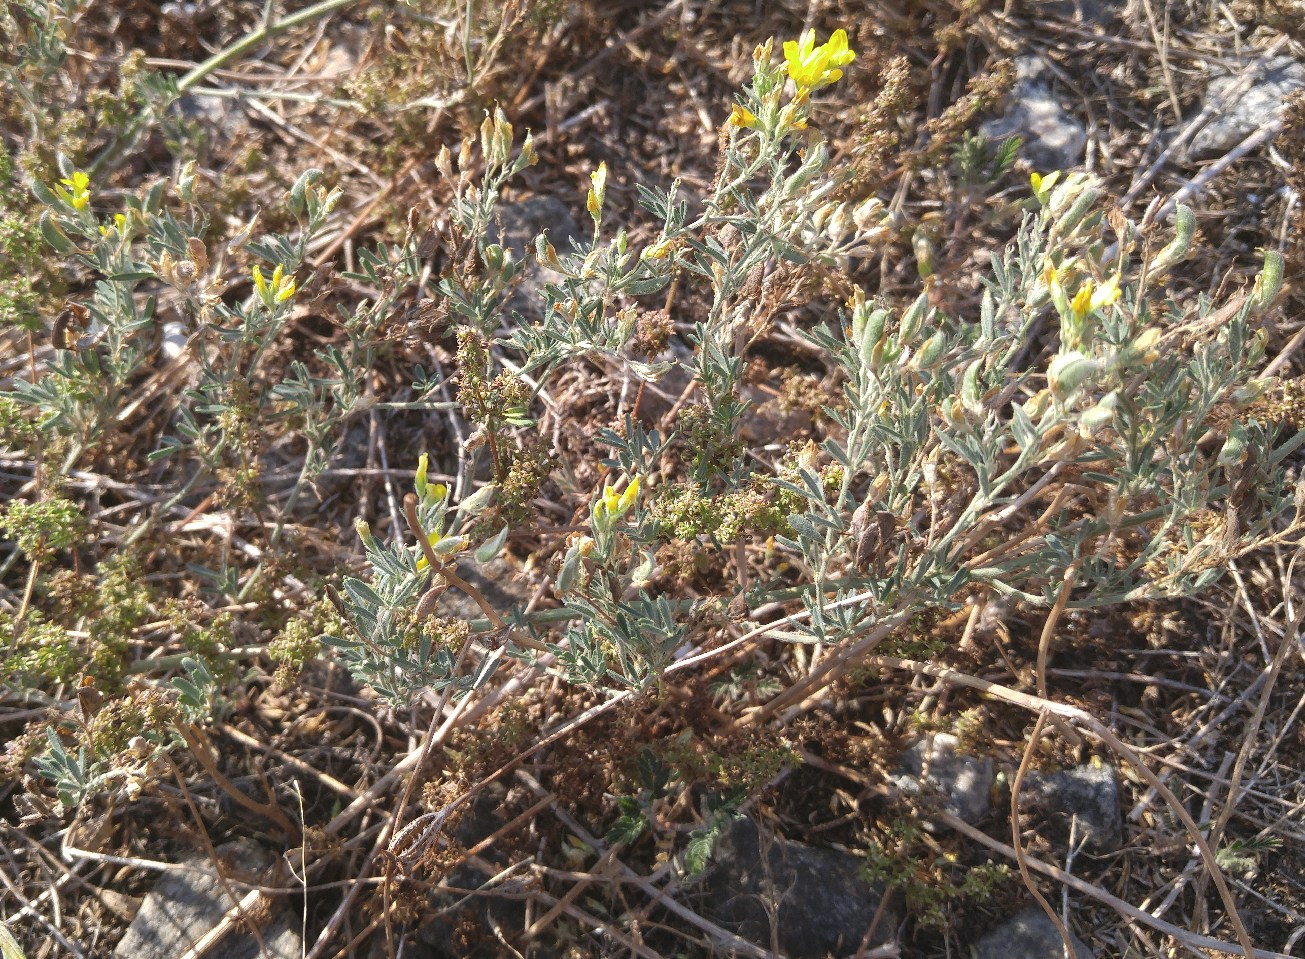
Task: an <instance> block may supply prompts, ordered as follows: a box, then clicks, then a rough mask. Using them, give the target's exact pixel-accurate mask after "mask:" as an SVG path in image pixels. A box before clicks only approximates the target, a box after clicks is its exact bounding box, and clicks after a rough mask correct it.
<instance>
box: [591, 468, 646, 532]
mask: <svg viewBox="0 0 1305 959" xmlns="http://www.w3.org/2000/svg"><path fill="white" fill-rule="evenodd" d="M638 495H639V477H637V476H636V477H635V478H634V479H632V480H630V485H629V486H627V487H626V488H625V492H623V493H618V492H617V491H616V489H615V488H614V487H612V486H604V487H603V495H602V498H601V499H599V501H598V502H597V503H596V504H595V505H594V523H595V525H610V524H612V523H615V522H616V521H617V520H618V519H620V518H621V517H622V516H624V515H625V514H626V513H628V512H630V507H632V506H633V505H634V501H635V499H636V498H637V497H638Z"/></svg>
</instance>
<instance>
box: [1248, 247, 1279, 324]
mask: <svg viewBox="0 0 1305 959" xmlns="http://www.w3.org/2000/svg"><path fill="white" fill-rule="evenodd" d="M1280 289H1282V254H1281V253H1279V252H1278V251H1277V250H1265V251H1264V269H1263V270H1262V271H1261V272H1260V275H1259V276H1258V277H1256V279H1255V291H1254V292H1253V293H1252V294H1251V302H1252V304H1253V305H1254V308H1255V309H1257V310H1262V309H1264V308H1265V307H1267V306H1268V305H1269V304H1270V303H1272V302H1273V298H1274V297H1276V296H1277V295H1278V291H1279V290H1280Z"/></svg>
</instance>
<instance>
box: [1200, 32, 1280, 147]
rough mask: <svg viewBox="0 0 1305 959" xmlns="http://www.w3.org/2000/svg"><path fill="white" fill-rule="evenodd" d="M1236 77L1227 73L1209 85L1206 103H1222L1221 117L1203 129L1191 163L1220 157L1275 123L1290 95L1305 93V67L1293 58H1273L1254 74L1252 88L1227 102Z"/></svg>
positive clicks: (1206, 92) (1217, 117)
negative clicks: (1259, 130)
mask: <svg viewBox="0 0 1305 959" xmlns="http://www.w3.org/2000/svg"><path fill="white" fill-rule="evenodd" d="M1236 82H1237V77H1236V76H1234V75H1233V74H1228V73H1224V74H1221V75H1219V76H1217V77H1215V78H1214V79H1212V80H1211V81H1210V85H1209V86H1208V87H1207V88H1206V91H1205V100H1204V102H1205V103H1207V104H1209V103H1215V102H1223V103H1224V108H1223V110H1222V111H1221V112H1220V114H1219V115H1218V116H1216V117H1215V118H1214V119H1213V120H1211V121H1210V122H1209V123H1207V124H1206V125H1205V126H1204V127H1202V128H1201V129H1200V130H1199V131H1198V132H1197V134H1196V136H1194V137H1193V138H1192V142H1191V143H1189V144H1188V146H1187V155H1188V158H1189V159H1196V160H1201V159H1208V158H1210V157H1215V156H1221V155H1223V154H1224V153H1226V152H1227V151H1228V150H1230V149H1232V148H1233V147H1235V146H1236V145H1237V144H1238V143H1240V142H1241V141H1242V140H1244V139H1246V137H1248V136H1250V134H1252V133H1254V132H1255V131H1256V130H1257V129H1259V127H1261V126H1262V125H1263V124H1265V123H1267V122H1268V121H1270V120H1272V119H1273V118H1274V116H1276V115H1277V113H1278V111H1279V110H1280V109H1281V107H1282V101H1283V99H1284V98H1285V97H1287V96H1288V95H1289V94H1291V93H1295V92H1296V91H1298V90H1305V65H1303V64H1300V63H1297V62H1296V61H1295V60H1293V59H1292V58H1291V57H1274V58H1273V59H1272V60H1268V61H1266V62H1263V63H1260V64H1259V65H1258V66H1257V67H1256V68H1255V70H1254V73H1253V76H1252V79H1251V84H1250V87H1249V88H1248V89H1246V90H1245V91H1244V92H1242V93H1240V94H1234V95H1232V96H1230V97H1228V98H1227V99H1226V100H1225V94H1227V92H1228V90H1229V88H1230V87H1232V85H1233V84H1234V83H1236Z"/></svg>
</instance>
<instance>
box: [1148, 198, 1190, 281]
mask: <svg viewBox="0 0 1305 959" xmlns="http://www.w3.org/2000/svg"><path fill="white" fill-rule="evenodd" d="M1195 233H1196V214H1195V213H1193V212H1192V208H1191V207H1190V206H1184V205H1183V204H1181V203H1180V204H1178V208H1177V209H1176V210H1174V238H1173V240H1172V241H1171V242H1170V243H1169V245H1168V246H1166V247H1165V248H1164V249H1163V250H1161V251H1160V252H1159V253H1157V254H1156V257H1155V259H1154V260H1152V261H1151V273H1152V275H1158V274H1160V273H1162V272H1164V271H1165V270H1168V269H1169V268H1170V267H1171V266H1173V265H1174V264H1175V263H1177V262H1179V261H1180V260H1182V259H1183V258H1184V257H1186V256H1187V251H1188V250H1189V249H1190V248H1191V246H1192V236H1193V235H1194V234H1195Z"/></svg>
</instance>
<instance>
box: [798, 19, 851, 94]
mask: <svg viewBox="0 0 1305 959" xmlns="http://www.w3.org/2000/svg"><path fill="white" fill-rule="evenodd" d="M854 59H856V54H855V53H854V52H852V51H851V50H849V49H848V48H847V32H846V31H844V30H835V31H834V33H833V35H832V36H830V38H829V39H828V40H826V41H825V42H824V43H822V44H821V45H820V46H816V31H814V30H807V31H806V32H804V33H803V34H802V38H801V39H800V40H789V41H787V42H786V43H785V44H784V63H785V66H786V67H787V68H788V75H789V76H790V77H792V79H793V82H794V83H795V84H797V88H798V90H799V91H801V90H804V89H805V90H818V89H820V88H821V87H824V86H828V85H829V84H831V83H833V82H834V81H836V80H838V79H840V78H841V77H842V76H843V71H842V70H839V69H838V68H839V67H844V66H847V65H848V64H849V63H851V62H852V61H853V60H854Z"/></svg>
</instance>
